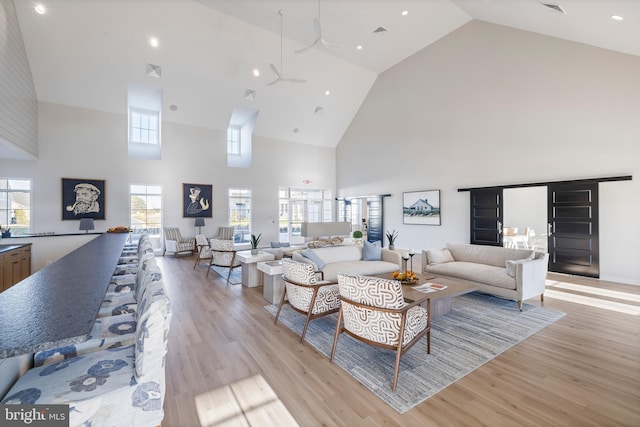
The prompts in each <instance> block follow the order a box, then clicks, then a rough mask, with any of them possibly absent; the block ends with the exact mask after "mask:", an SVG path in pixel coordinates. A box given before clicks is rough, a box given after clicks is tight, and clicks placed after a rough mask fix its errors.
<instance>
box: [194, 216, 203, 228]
mask: <svg viewBox="0 0 640 427" xmlns="http://www.w3.org/2000/svg"><path fill="white" fill-rule="evenodd" d="M194 225H195V226H196V227H204V218H202V217H200V218H196V223H195V224H194Z"/></svg>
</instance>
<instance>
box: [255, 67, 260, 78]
mask: <svg viewBox="0 0 640 427" xmlns="http://www.w3.org/2000/svg"><path fill="white" fill-rule="evenodd" d="M253 75H254V76H256V77H260V70H258V69H257V68H254V69H253Z"/></svg>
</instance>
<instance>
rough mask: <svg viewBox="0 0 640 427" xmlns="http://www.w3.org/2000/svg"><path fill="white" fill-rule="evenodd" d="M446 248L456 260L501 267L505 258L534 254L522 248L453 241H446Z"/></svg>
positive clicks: (510, 258)
mask: <svg viewBox="0 0 640 427" xmlns="http://www.w3.org/2000/svg"><path fill="white" fill-rule="evenodd" d="M447 249H449V251H450V252H451V255H453V258H454V259H455V260H456V261H464V262H473V263H478V264H488V265H493V266H495V267H501V268H504V267H505V265H506V262H507V260H518V259H526V258H529V257H530V256H531V255H532V254H534V251H528V250H523V249H509V248H503V247H498V246H485V245H463V244H455V243H447ZM505 274H506V273H505Z"/></svg>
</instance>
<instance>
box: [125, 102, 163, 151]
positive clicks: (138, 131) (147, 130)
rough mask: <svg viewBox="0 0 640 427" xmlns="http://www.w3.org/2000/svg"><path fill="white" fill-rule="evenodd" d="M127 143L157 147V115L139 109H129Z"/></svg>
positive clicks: (158, 121) (155, 112)
mask: <svg viewBox="0 0 640 427" xmlns="http://www.w3.org/2000/svg"><path fill="white" fill-rule="evenodd" d="M129 113H130V115H131V116H130V118H129V126H130V128H129V132H130V133H129V141H130V142H134V143H138V144H150V145H158V144H159V141H160V139H159V138H158V134H159V130H160V127H159V123H160V120H159V117H158V116H159V114H158V112H157V111H150V110H143V109H141V108H133V107H132V108H130V109H129Z"/></svg>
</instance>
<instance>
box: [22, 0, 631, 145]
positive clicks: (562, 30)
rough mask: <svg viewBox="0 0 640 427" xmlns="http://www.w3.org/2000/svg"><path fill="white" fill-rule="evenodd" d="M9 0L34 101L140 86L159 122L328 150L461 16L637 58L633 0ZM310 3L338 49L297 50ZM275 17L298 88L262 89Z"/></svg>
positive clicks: (274, 50)
mask: <svg viewBox="0 0 640 427" xmlns="http://www.w3.org/2000/svg"><path fill="white" fill-rule="evenodd" d="M14 2H15V5H16V9H17V12H18V17H19V22H20V26H21V29H22V33H23V38H24V42H25V46H26V49H27V54H28V57H29V62H30V65H31V70H32V74H33V79H34V82H35V87H36V92H37V95H38V99H39V100H41V101H46V102H53V103H59V104H66V105H72V106H77V107H83V108H90V109H95V110H101V111H108V112H114V113H120V114H123V113H125V112H126V105H127V86H128V85H129V84H142V85H149V86H152V87H160V88H162V90H163V111H162V114H163V119H164V120H165V121H170V122H176V123H184V124H189V125H194V126H202V127H206V128H213V129H226V127H227V125H228V124H229V120H230V118H231V114H232V112H233V109H234V108H235V107H243V108H253V109H256V110H259V111H260V114H259V116H258V119H257V123H256V126H255V129H254V134H255V135H260V136H264V137H268V138H274V139H280V140H288V141H294V142H299V143H307V144H316V145H324V146H330V147H334V146H336V145H337V144H338V142H339V141H340V138H341V137H342V135H343V133H344V132H345V131H346V129H347V127H348V125H349V123H350V122H351V120H352V119H353V117H354V115H355V114H356V112H357V110H358V108H359V107H360V105H361V103H362V102H363V101H364V99H365V97H366V96H367V93H368V91H369V89H370V88H371V86H372V85H373V83H374V82H375V79H376V77H377V75H378V74H379V73H381V72H383V71H385V70H387V69H388V68H390V67H392V66H393V65H395V64H397V63H398V62H400V61H402V60H403V59H405V58H407V57H409V56H411V55H412V54H414V53H416V52H418V51H419V50H421V49H423V48H425V47H426V46H428V45H430V44H431V43H433V42H435V41H437V40H438V39H439V38H441V37H443V36H445V35H446V34H448V33H449V32H451V31H454V30H455V29H456V28H458V27H460V26H462V25H464V24H465V23H467V22H468V21H470V20H472V19H479V20H483V21H488V22H493V23H497V24H501V25H506V26H511V27H515V28H520V29H523V30H527V31H533V32H537V33H541V34H546V35H550V36H555V37H559V38H564V39H568V40H573V41H577V42H581V43H586V44H590V45H594V46H598V47H602V48H606V49H611V50H616V51H619V52H624V53H627V54H631V55H638V56H640V0H562V1H560V2H559V4H560V5H561V6H562V8H563V9H564V10H565V12H566V15H564V14H561V13H557V12H553V11H551V10H549V9H548V8H545V7H543V6H541V5H540V3H539V2H537V1H535V0H321V3H320V4H319V3H318V1H317V0H197V1H196V0H42V3H43V4H44V5H45V6H46V8H47V12H46V13H45V14H44V15H38V14H36V13H35V11H34V9H33V5H34V1H33V0H14ZM547 2H549V3H551V2H552V1H551V0H549V1H547ZM318 5H319V6H320V21H321V25H322V31H323V36H324V38H325V39H326V40H327V41H329V42H331V43H335V44H340V45H344V46H346V47H347V49H344V50H326V49H321V48H314V49H311V50H309V51H307V52H305V53H300V54H296V53H294V51H295V50H297V49H300V48H302V47H304V46H307V45H308V44H310V43H311V42H312V41H313V40H314V38H315V34H314V30H313V28H314V27H313V19H314V17H316V16H317V15H318ZM280 10H283V11H284V15H283V17H282V23H283V34H284V39H283V56H282V60H283V64H282V65H283V69H284V74H285V75H287V76H288V77H296V78H303V79H306V80H307V82H306V83H303V84H296V83H289V82H280V83H278V84H276V85H273V86H268V85H267V83H269V82H271V81H273V80H274V78H275V75H274V73H273V72H272V71H271V70H270V68H269V64H270V63H273V64H274V65H276V67H277V68H281V64H280V23H281V21H280V15H279V11H280ZM403 10H407V11H408V14H407V15H406V16H402V15H401V12H402V11H403ZM613 14H617V15H621V16H623V17H624V20H623V21H620V22H617V21H613V20H612V19H611V18H610V16H611V15H613ZM380 26H383V27H385V28H387V29H388V31H387V32H386V33H384V34H374V33H373V31H374V30H375V29H376V28H378V27H380ZM151 36H155V37H157V38H158V39H159V42H160V45H159V47H158V48H155V49H154V48H152V47H150V46H149V43H148V40H149V38H150V37H151ZM358 44H360V45H362V46H363V49H362V50H357V49H356V48H355V46H356V45H358ZM523 49H526V46H523ZM147 63H152V64H156V65H159V66H161V67H162V77H161V78H154V77H149V76H147V75H146V74H145V64H147ZM254 68H258V69H259V70H260V72H261V75H260V76H259V77H254V76H253V74H252V72H253V69H254ZM247 89H250V90H254V91H255V92H256V97H255V100H253V101H251V100H247V99H245V97H244V95H245V91H246V90H247ZM327 90H329V91H330V92H331V93H330V95H325V91H327ZM389 102H393V100H392V99H391V100H389ZM172 105H175V106H177V110H176V111H173V110H172V109H170V108H169V107H170V106H172ZM316 107H321V108H322V112H321V113H320V114H316V113H314V110H316Z"/></svg>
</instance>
